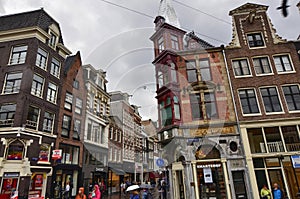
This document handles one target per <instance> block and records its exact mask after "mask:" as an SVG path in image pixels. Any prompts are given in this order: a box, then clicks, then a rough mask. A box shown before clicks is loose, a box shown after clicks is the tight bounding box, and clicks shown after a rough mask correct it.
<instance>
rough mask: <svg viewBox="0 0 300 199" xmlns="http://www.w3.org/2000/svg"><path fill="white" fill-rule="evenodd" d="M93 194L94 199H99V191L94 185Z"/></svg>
mask: <svg viewBox="0 0 300 199" xmlns="http://www.w3.org/2000/svg"><path fill="white" fill-rule="evenodd" d="M94 192H95V199H101V192H100V189H99V185H97V184H95V186H94Z"/></svg>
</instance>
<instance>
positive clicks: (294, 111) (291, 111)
mask: <svg viewBox="0 0 300 199" xmlns="http://www.w3.org/2000/svg"><path fill="white" fill-rule="evenodd" d="M286 86H298V89H299V90H300V85H299V84H284V85H281V90H282V93H283V96H284V100H285V104H286V107H287V109H288V111H289V113H299V112H300V110H290V109H289V106H288V103H287V100H286V97H285V93H284V90H283V87H286Z"/></svg>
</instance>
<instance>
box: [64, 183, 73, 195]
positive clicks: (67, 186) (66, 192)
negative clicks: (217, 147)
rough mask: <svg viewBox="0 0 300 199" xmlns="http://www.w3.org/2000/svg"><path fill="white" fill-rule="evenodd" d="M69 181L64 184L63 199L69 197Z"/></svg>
mask: <svg viewBox="0 0 300 199" xmlns="http://www.w3.org/2000/svg"><path fill="white" fill-rule="evenodd" d="M70 188H71V187H70V183H69V182H67V184H66V188H65V193H64V194H65V199H69V195H70Z"/></svg>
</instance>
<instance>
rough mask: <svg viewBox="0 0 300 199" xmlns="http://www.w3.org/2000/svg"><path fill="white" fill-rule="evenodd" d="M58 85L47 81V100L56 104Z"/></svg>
mask: <svg viewBox="0 0 300 199" xmlns="http://www.w3.org/2000/svg"><path fill="white" fill-rule="evenodd" d="M57 92H58V86H57V85H56V84H54V83H52V82H49V83H48V91H47V98H46V99H47V101H48V102H52V103H54V104H56V99H57Z"/></svg>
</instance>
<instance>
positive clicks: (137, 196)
mask: <svg viewBox="0 0 300 199" xmlns="http://www.w3.org/2000/svg"><path fill="white" fill-rule="evenodd" d="M130 199H140V194H139V192H138V190H133V191H132V192H131V194H130Z"/></svg>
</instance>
